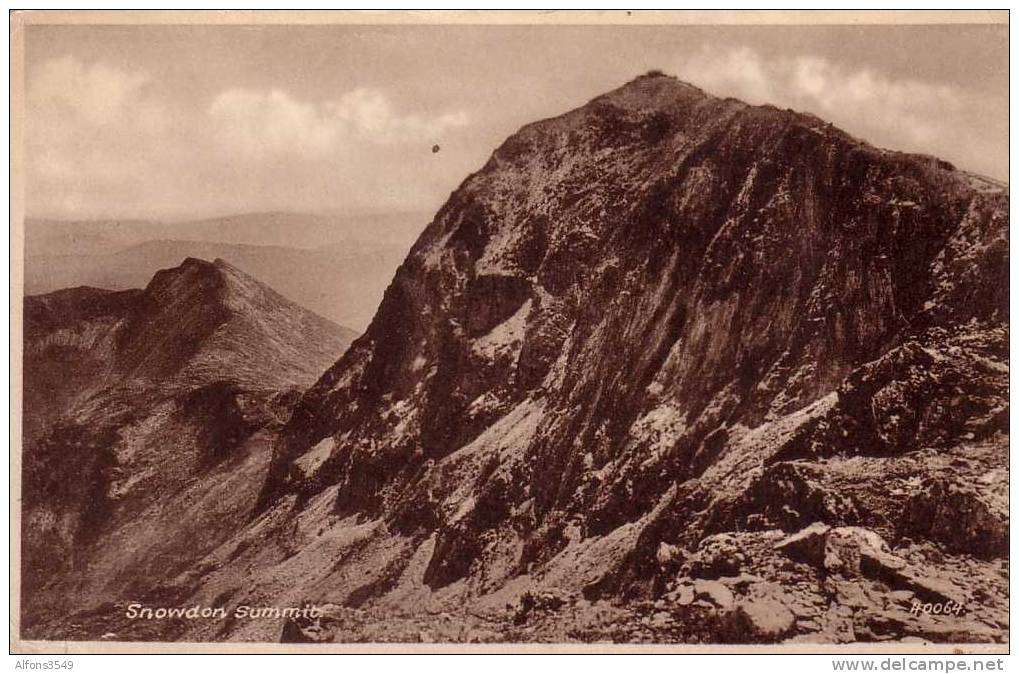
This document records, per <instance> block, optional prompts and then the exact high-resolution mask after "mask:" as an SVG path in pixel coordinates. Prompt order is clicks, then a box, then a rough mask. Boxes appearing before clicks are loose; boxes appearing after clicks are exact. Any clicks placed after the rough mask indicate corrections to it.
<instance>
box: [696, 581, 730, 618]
mask: <svg viewBox="0 0 1019 674" xmlns="http://www.w3.org/2000/svg"><path fill="white" fill-rule="evenodd" d="M693 592H694V596H695V597H696V598H697V599H703V600H705V601H707V602H709V603H711V604H713V605H714V606H716V607H717V608H718V609H719V610H722V611H727V610H729V609H730V608H732V605H733V602H734V601H735V598H734V597H733V595H732V590H730V589H729V588H727V587H726V586H725V585H722V583H720V582H718V581H717V580H704V579H700V578H699V579H697V580H695V581H694V585H693Z"/></svg>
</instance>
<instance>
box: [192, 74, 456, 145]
mask: <svg viewBox="0 0 1019 674" xmlns="http://www.w3.org/2000/svg"><path fill="white" fill-rule="evenodd" d="M209 114H210V116H211V117H212V119H213V120H214V122H215V124H216V127H217V129H218V130H219V133H220V137H221V138H222V139H223V140H224V141H226V142H227V143H228V144H230V145H231V146H233V147H234V148H236V149H240V150H242V151H244V152H245V153H247V154H249V155H257V156H260V155H266V154H301V153H304V154H309V155H312V156H319V157H322V156H330V155H333V154H335V153H336V152H337V151H338V150H340V149H341V148H342V147H344V145H345V144H347V145H349V144H351V143H358V142H363V143H370V144H380V145H389V144H394V143H401V142H411V141H415V140H416V141H427V142H433V141H435V140H438V139H439V138H440V137H441V136H442V134H443V133H444V132H445V131H446V130H448V129H451V128H455V127H459V126H464V125H465V124H467V121H468V120H467V115H466V114H465V113H463V112H459V113H448V114H442V115H435V116H431V117H425V116H421V115H415V114H401V113H399V112H398V111H397V110H396V109H395V108H394V107H393V105H392V104H391V103H390V101H389V99H388V98H387V97H386V96H385V95H384V94H383V93H382V92H380V91H378V90H375V89H366V88H358V89H354V90H352V91H349V92H347V93H345V94H344V95H342V96H341V97H340V98H338V99H334V100H327V101H323V102H310V101H300V100H297V99H295V98H293V97H292V96H291V95H290V94H288V93H287V92H285V91H282V90H279V89H273V90H270V91H253V90H248V89H230V90H228V91H225V92H223V93H221V94H220V95H219V96H217V97H216V99H215V100H214V101H213V102H212V104H211V106H210V107H209Z"/></svg>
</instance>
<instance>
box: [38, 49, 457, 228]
mask: <svg viewBox="0 0 1019 674" xmlns="http://www.w3.org/2000/svg"><path fill="white" fill-rule="evenodd" d="M26 87H27V89H26V99H25V105H26V116H25V118H26V129H25V131H26V135H25V138H26V140H25V149H26V162H25V166H26V170H27V173H26V200H27V204H26V206H27V209H28V212H30V213H33V214H41V215H51V216H56V217H107V216H109V215H110V214H117V215H121V216H136V217H173V218H176V217H191V216H193V215H195V214H196V213H200V214H206V213H209V212H223V213H225V212H250V211H258V210H297V211H318V210H331V209H348V208H349V209H355V210H357V209H361V210H374V209H392V210H416V209H419V208H421V204H422V203H424V204H427V205H428V206H431V205H432V202H434V201H435V200H436V199H437V198H439V197H440V196H442V195H443V194H444V193H448V190H449V186H450V185H452V184H455V181H456V180H458V179H460V178H462V176H463V174H465V173H466V172H467V170H468V167H469V166H470V164H469V157H468V156H467V155H465V154H464V153H463V152H460V153H459V154H458V153H457V152H456V151H455V150H453V149H452V146H454V145H455V143H454V142H453V140H454V139H453V138H450V137H449V134H450V133H451V132H452V131H454V130H457V129H460V128H461V127H464V126H465V125H467V123H468V121H469V120H468V117H467V115H466V114H465V113H463V112H443V111H439V112H435V113H423V112H422V113H418V112H407V111H402V110H400V109H399V107H398V106H396V105H395V104H394V103H393V102H392V100H391V99H390V97H389V96H388V95H387V94H386V93H385V92H384V91H381V90H378V89H371V88H363V87H362V88H352V89H349V90H347V91H345V92H340V93H338V94H337V95H336V96H334V97H330V98H329V99H327V100H321V101H318V100H302V99H300V98H299V97H296V96H294V95H292V94H291V93H290V92H288V91H286V90H284V89H283V88H266V89H244V88H229V89H226V90H222V91H219V92H216V93H214V94H213V95H211V96H209V97H207V98H205V97H203V98H198V97H194V98H191V99H185V98H182V97H180V96H179V95H172V94H171V93H170V92H169V91H168V90H167V89H166V88H165V87H164V83H162V82H160V81H159V80H158V79H156V78H155V77H153V76H151V75H150V74H149V73H147V72H145V71H143V70H141V69H138V68H133V67H130V66H127V65H118V66H114V65H110V64H109V63H103V62H98V61H96V62H89V61H85V60H80V59H77V58H75V57H71V56H62V57H59V58H54V59H50V60H48V61H44V62H40V63H39V64H38V65H37V66H35V67H33V68H31V69H30V70H29V71H28V73H27V78H26ZM447 141H448V142H447ZM440 142H441V143H442V145H443V148H444V149H445V150H446V151H445V152H444V153H443V155H442V161H441V162H438V161H436V159H437V158H436V156H435V155H433V154H432V152H431V146H432V144H434V143H440Z"/></svg>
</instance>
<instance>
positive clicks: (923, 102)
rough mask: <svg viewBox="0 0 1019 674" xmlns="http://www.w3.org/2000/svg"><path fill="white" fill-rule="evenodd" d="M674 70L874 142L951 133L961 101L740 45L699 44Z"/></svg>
mask: <svg viewBox="0 0 1019 674" xmlns="http://www.w3.org/2000/svg"><path fill="white" fill-rule="evenodd" d="M682 72H683V73H684V75H685V76H686V77H688V78H689V79H690V80H691V81H692V82H694V83H696V84H698V85H700V86H703V87H704V88H705V89H707V90H708V91H711V92H712V93H716V94H722V95H731V96H735V97H737V98H741V99H744V100H746V101H748V102H750V103H757V104H759V103H772V104H774V105H778V106H781V107H791V108H793V109H797V110H803V111H807V112H812V113H815V114H817V115H819V116H821V117H824V118H825V119H829V120H831V121H834V122H835V123H837V124H840V125H843V126H845V127H846V129H847V130H848V131H850V132H854V133H859V134H862V135H864V136H865V137H869V138H871V139H873V140H875V142H881V141H885V142H887V141H888V140H889V139H891V140H892V141H893V142H894V141H895V140H900V141H901V142H903V143H904V144H906V145H907V146H909V148H908V149H917V148H919V147H922V146H925V145H930V144H932V143H935V142H936V141H937V139H938V137H939V135H941V134H945V133H951V128H950V127H951V126H954V125H951V124H950V123H951V122H952V121H955V120H954V119H953V115H957V114H961V112H962V109H963V107H964V102H965V97H964V96H963V95H962V94H961V92H959V91H957V90H956V89H954V88H952V87H949V86H945V85H941V84H934V83H930V82H922V81H919V80H915V79H896V78H892V77H889V76H887V75H885V74H883V73H879V72H876V71H874V70H870V69H851V68H847V67H845V66H842V65H839V64H836V63H833V62H831V61H829V60H827V59H824V58H819V57H815V56H809V55H798V56H790V57H765V56H762V55H761V54H759V53H758V52H756V51H754V50H752V49H749V48H747V47H734V48H730V49H725V50H717V49H704V50H702V51H701V52H699V53H698V54H697V55H696V56H694V57H693V58H691V59H690V60H689V61H688V62H687V63H686V65H685V67H684V68H683V70H682ZM955 128H956V132H958V127H957V126H956V127H955ZM893 129H894V131H895V133H894V134H892V133H889V131H890V130H893Z"/></svg>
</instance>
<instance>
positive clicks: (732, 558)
mask: <svg viewBox="0 0 1019 674" xmlns="http://www.w3.org/2000/svg"><path fill="white" fill-rule="evenodd" d="M748 561H749V557H748V556H747V554H746V552H744V550H743V546H742V545H741V544H740V542H739V540H738V539H737V538H736V537H735V536H733V535H732V534H715V535H713V536H708V537H707V538H705V539H704V540H702V541H701V543H700V545H699V546H698V547H697V552H695V553H694V555H693V556H692V557H691V558H690V559H689V560H688V561H687V563H686V565H685V567H684V568H685V570H686V572H687V575H689V576H691V577H694V578H719V577H721V576H736V575H739V573H740V571H742V569H743V567H744V566H745V565H746V564H747V562H748Z"/></svg>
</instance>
